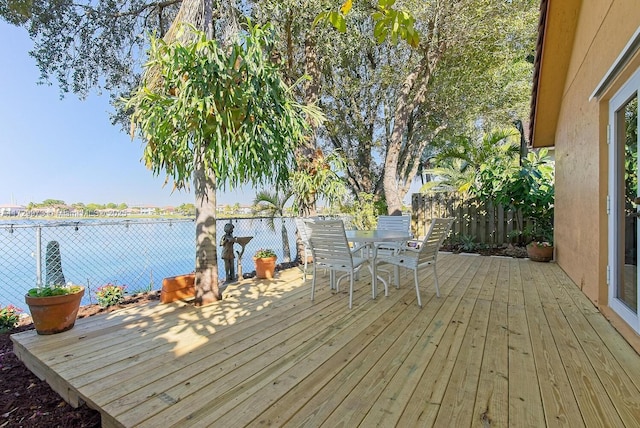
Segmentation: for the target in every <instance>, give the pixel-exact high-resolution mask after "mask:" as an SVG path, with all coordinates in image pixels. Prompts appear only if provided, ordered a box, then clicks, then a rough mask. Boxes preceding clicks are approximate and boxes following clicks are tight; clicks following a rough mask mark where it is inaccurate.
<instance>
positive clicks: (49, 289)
mask: <svg viewBox="0 0 640 428" xmlns="http://www.w3.org/2000/svg"><path fill="white" fill-rule="evenodd" d="M81 289H82V286H80V285H73V284H71V283H69V284H66V285H64V284H50V285H47V286H44V287H37V288H32V289H31V290H29V291H28V292H27V294H28V295H29V297H51V296H65V295H67V294H73V293H77V292H78V291H80V290H81Z"/></svg>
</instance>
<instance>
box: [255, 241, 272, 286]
mask: <svg viewBox="0 0 640 428" xmlns="http://www.w3.org/2000/svg"><path fill="white" fill-rule="evenodd" d="M276 259H277V256H276V253H275V252H274V251H273V250H271V249H268V248H267V249H264V248H261V249H259V250H258V251H256V253H255V254H254V255H253V261H254V262H255V264H256V277H257V278H261V279H271V278H273V276H274V273H275V271H276Z"/></svg>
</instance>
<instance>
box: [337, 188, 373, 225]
mask: <svg viewBox="0 0 640 428" xmlns="http://www.w3.org/2000/svg"><path fill="white" fill-rule="evenodd" d="M342 212H344V213H346V214H350V215H351V217H352V223H353V226H354V227H355V228H356V229H361V230H366V229H375V227H376V224H377V223H378V215H379V214H380V212H379V211H378V208H377V207H376V200H375V195H373V194H371V193H366V192H361V193H358V198H357V199H356V200H355V201H353V203H352V204H350V205H345V206H343V207H342Z"/></svg>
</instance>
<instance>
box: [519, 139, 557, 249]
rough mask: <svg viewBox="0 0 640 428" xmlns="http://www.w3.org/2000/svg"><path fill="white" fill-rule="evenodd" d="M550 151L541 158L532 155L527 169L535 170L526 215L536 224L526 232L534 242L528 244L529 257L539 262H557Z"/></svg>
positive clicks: (542, 154) (528, 159)
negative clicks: (547, 159) (549, 160)
mask: <svg viewBox="0 0 640 428" xmlns="http://www.w3.org/2000/svg"><path fill="white" fill-rule="evenodd" d="M545 156H546V152H542V151H541V152H540V156H535V155H534V154H532V153H530V154H529V156H528V157H527V161H528V162H526V163H525V166H530V167H535V168H531V169H530V171H529V174H530V181H531V185H530V187H529V190H530V191H529V194H528V195H527V200H526V205H525V206H523V210H522V211H523V215H525V216H526V217H528V218H529V219H530V220H531V221H532V225H531V226H530V227H528V228H526V229H525V235H526V236H528V237H529V239H530V242H529V244H528V245H527V254H528V255H529V258H530V259H531V260H534V261H538V262H548V261H551V259H553V208H554V196H555V195H554V186H553V170H552V169H551V167H549V166H548V165H547V162H546V160H545Z"/></svg>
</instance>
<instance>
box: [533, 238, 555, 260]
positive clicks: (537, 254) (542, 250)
mask: <svg viewBox="0 0 640 428" xmlns="http://www.w3.org/2000/svg"><path fill="white" fill-rule="evenodd" d="M527 255H528V256H529V258H530V259H531V260H533V261H535V262H549V261H551V260H552V259H553V247H549V246H541V245H538V244H537V243H535V242H532V243H530V244H529V245H527Z"/></svg>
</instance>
